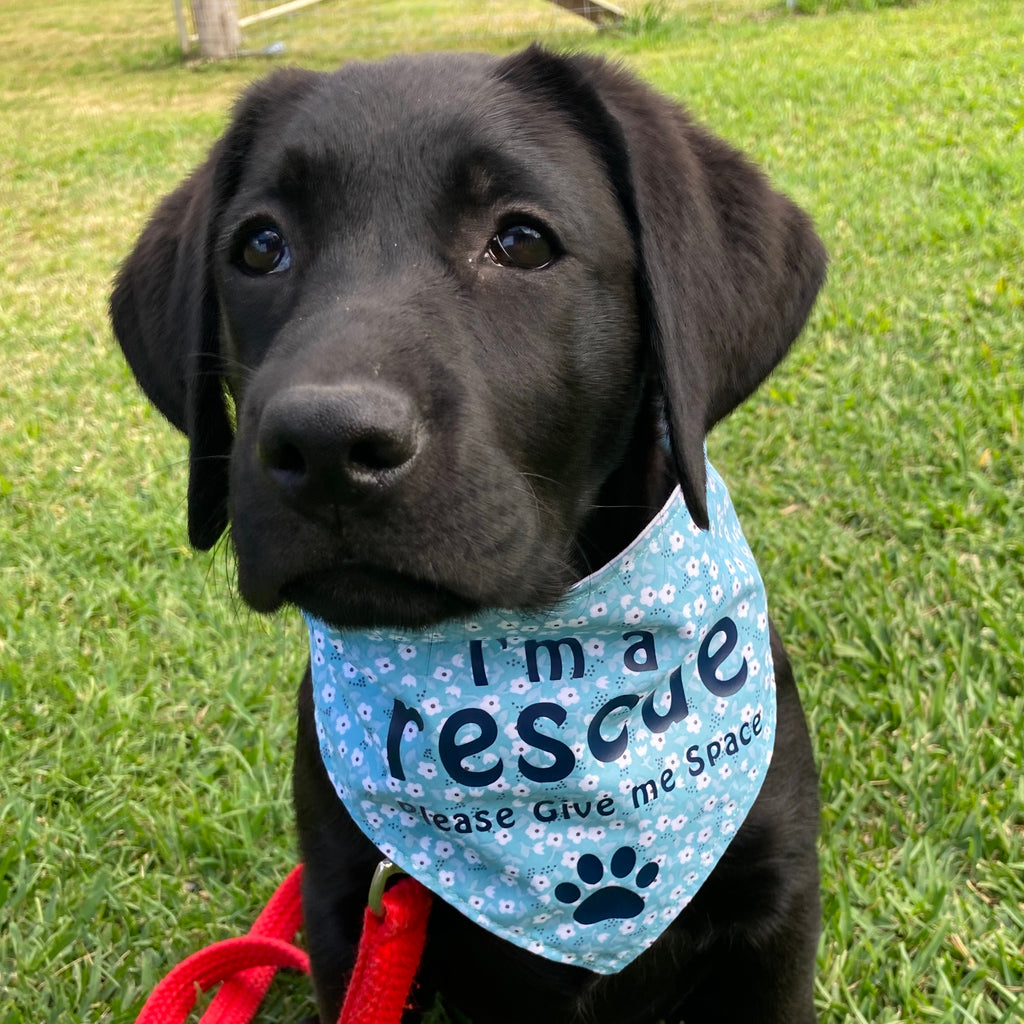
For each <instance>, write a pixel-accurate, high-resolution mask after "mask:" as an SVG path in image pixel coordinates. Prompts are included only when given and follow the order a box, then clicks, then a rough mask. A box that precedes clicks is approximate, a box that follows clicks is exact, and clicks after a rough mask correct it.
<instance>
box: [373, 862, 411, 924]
mask: <svg viewBox="0 0 1024 1024" xmlns="http://www.w3.org/2000/svg"><path fill="white" fill-rule="evenodd" d="M404 874H405V872H404V871H403V870H402V869H401V868H400V867H399V866H398V865H397V864H393V863H392V862H391V861H389V860H382V861H381V862H380V863H379V864H378V865H377V867H376V869H375V870H374V872H373V881H372V882H370V895H369V896H368V897H367V899H366V905H367V906H368V907H369V908H370V912H371V913H372V914H373V916H374V917H383V916H384V903H383V899H384V890H385V888H386V887H387V884H388V880H389V879H390V878H391V877H392V875H404Z"/></svg>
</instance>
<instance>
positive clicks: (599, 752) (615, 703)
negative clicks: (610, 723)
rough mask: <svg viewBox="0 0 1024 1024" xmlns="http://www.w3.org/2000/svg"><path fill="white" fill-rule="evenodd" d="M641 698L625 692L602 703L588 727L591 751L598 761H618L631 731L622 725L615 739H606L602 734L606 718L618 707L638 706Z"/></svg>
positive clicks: (588, 741)
mask: <svg viewBox="0 0 1024 1024" xmlns="http://www.w3.org/2000/svg"><path fill="white" fill-rule="evenodd" d="M639 700H640V698H639V697H638V696H637V695H636V694H635V693H624V694H623V695H622V696H621V697H613V698H612V699H611V700H610V701H608V702H607V703H606V704H603V705H601V707H600V708H599V709H598V711H597V714H596V715H594V717H593V718H592V719H591V722H590V728H589V729H587V743H588V745H589V746H590V752H591V753H592V754H593V755H594V757H596V758H597V759H598V761H604V762H605V763H606V764H607V763H608V762H609V761H617V760H618V759H619V758H620V757H622V754H623V752H624V751H625V749H626V744H627V743H628V742H629V733H628V731H627V729H626V726H625V725H623V726H622V729H621V730H620V731H619V734H618V736H616V737H615V739H613V740H606V739H605V738H604V737H603V736H602V735H601V726H602V725H604V720H605V719H606V718H607V717H608V716H609V715H610V714H611V713H612V712H613V711H615V710H617V709H618V708H633V707H636V705H637V702H638V701H639Z"/></svg>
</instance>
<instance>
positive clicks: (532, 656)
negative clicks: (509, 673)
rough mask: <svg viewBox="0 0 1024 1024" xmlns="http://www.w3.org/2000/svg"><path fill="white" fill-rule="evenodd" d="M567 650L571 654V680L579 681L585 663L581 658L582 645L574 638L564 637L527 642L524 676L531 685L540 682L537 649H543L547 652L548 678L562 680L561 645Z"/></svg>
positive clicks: (525, 645) (552, 680)
mask: <svg viewBox="0 0 1024 1024" xmlns="http://www.w3.org/2000/svg"><path fill="white" fill-rule="evenodd" d="M563 644H564V645H565V646H566V647H568V648H569V650H570V652H571V653H572V676H571V678H572V679H579V678H581V677H582V675H583V670H584V668H585V667H586V661H585V659H584V657H583V645H582V644H581V643H580V642H579V640H577V639H576V637H574V636H565V637H562V639H561V640H527V641H526V643H525V644H524V648H525V652H526V674H527V676H529V679H530V682H531V683H539V682H540V672H539V670H538V668H537V648H538V647H543V648H544V650H546V651H547V652H548V660H549V662H550V669H551V671H550V674H549V676H548V678H549V679H550V680H551V682H555V681H556V680H559V679H561V678H562V645H563Z"/></svg>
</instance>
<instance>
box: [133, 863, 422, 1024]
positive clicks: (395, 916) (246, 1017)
mask: <svg viewBox="0 0 1024 1024" xmlns="http://www.w3.org/2000/svg"><path fill="white" fill-rule="evenodd" d="M378 875H379V876H380V877H381V881H380V882H379V886H382V885H383V876H381V875H380V871H379V870H378ZM301 882H302V865H301V864H300V865H299V866H298V867H297V868H295V869H294V870H293V871H292V873H291V874H290V875H289V876H288V877H287V878H286V879H285V880H284V882H282V883H281V886H280V887H279V888H278V890H277V892H275V893H274V895H273V896H272V897H271V899H270V902H269V903H268V904H267V906H266V908H265V909H264V910H263V912H262V913H261V914H260V916H259V917H258V918H257V919H256V922H255V924H253V926H252V928H251V929H250V931H249V934H248V935H245V936H243V937H241V938H238V939H225V940H224V941H223V942H216V943H214V944H213V945H212V946H207V947H206V949H202V950H200V951H199V952H198V953H193V954H192V956H190V957H188V959H186V960H183V961H182V962H181V963H180V964H178V966H177V967H175V968H174V969H173V970H172V971H171V972H170V973H169V974H168V975H167V977H165V978H164V979H163V981H161V982H160V984H159V985H157V987H156V988H155V989H154V990H153V994H152V995H151V996H150V997H149V999H147V1000H146V1005H145V1006H143V1008H142V1012H141V1013H140V1014H139V1016H138V1017H137V1018H136V1021H135V1024H184V1022H185V1020H186V1018H187V1017H188V1014H189V1012H190V1011H191V1010H192V1008H193V1007H194V1006H195V1004H196V998H197V996H198V993H199V992H200V991H203V992H206V991H209V989H211V988H213V987H214V986H215V985H217V984H220V985H221V987H220V990H219V991H218V993H217V995H216V996H214V998H213V1001H212V1002H211V1003H210V1005H209V1007H207V1010H206V1013H204V1014H203V1016H202V1018H201V1024H249V1021H251V1020H252V1018H253V1015H254V1014H255V1013H256V1010H257V1008H258V1007H259V1004H260V1002H261V1001H262V999H263V996H264V995H265V994H266V991H267V989H268V988H269V987H270V983H271V981H272V980H273V977H274V974H275V973H276V972H277V970H278V968H281V967H289V968H292V969H293V970H297V971H302V972H303V973H304V974H308V973H309V956H308V955H307V954H306V953H305V952H303V951H302V950H301V949H299V947H298V946H296V945H295V944H294V941H293V940H294V938H295V933H296V932H297V931H298V930H299V928H300V927H301V925H302V899H301V892H300V889H301ZM377 887H378V881H377V877H376V876H375V888H377ZM379 900H380V911H381V913H380V914H377V913H375V912H374V910H372V909H371V908H370V907H367V908H366V911H365V914H364V917H363V935H362V938H361V939H360V942H359V952H358V954H357V956H356V965H355V968H354V970H353V972H352V979H351V981H350V982H349V986H348V991H347V992H346V994H345V1004H344V1006H342V1008H341V1015H340V1016H339V1018H338V1024H399V1021H400V1020H401V1018H402V1011H403V1010H404V1009H405V1005H406V1001H407V999H408V996H409V991H410V989H411V988H412V983H413V979H414V978H415V976H416V971H417V969H418V968H419V963H420V958H421V957H422V955H423V945H424V943H425V941H426V936H427V918H428V916H429V914H430V901H431V897H430V893H429V892H428V891H427V890H426V889H425V888H424V887H423V886H422V885H420V884H419V883H418V882H415V881H413V880H412V879H411V878H403V879H402V880H401V881H399V882H397V883H396V884H395V885H394V886H393V887H392V888H391V889H389V890H388V891H387V892H384V893H383V895H380V896H379ZM373 902H376V899H374V900H373ZM375 909H376V908H375Z"/></svg>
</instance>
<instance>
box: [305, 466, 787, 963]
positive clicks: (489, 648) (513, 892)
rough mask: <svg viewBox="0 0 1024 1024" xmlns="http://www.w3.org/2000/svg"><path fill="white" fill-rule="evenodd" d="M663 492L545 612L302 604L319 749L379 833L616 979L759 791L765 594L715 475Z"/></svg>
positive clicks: (527, 933)
mask: <svg viewBox="0 0 1024 1024" xmlns="http://www.w3.org/2000/svg"><path fill="white" fill-rule="evenodd" d="M708 510H709V516H710V528H709V529H708V530H706V531H702V530H701V529H699V528H698V527H697V526H696V524H695V523H694V522H693V520H692V518H691V517H690V514H689V512H688V511H687V508H686V504H685V502H684V501H683V498H682V495H681V493H680V491H679V489H678V488H677V489H676V490H675V491H674V492H673V493H672V495H671V496H670V497H669V499H668V501H667V502H666V504H665V506H664V507H663V508H662V509H661V511H660V512H659V513H658V514H657V515H656V516H655V517H654V519H653V520H652V521H651V523H650V524H649V525H648V526H647V527H646V528H645V530H644V531H643V532H642V533H641V534H640V536H639V537H637V538H636V539H635V540H634V541H633V542H632V543H631V544H630V545H629V547H628V548H627V549H626V550H625V551H623V552H622V553H621V554H620V555H618V556H617V557H616V558H615V559H613V560H612V561H611V562H609V563H608V565H606V566H605V567H604V568H602V569H600V570H599V571H597V572H595V573H594V574H592V575H591V576H588V577H587V578H586V579H583V580H581V581H580V582H579V583H577V584H575V585H574V586H573V587H572V588H571V589H570V590H569V591H568V592H567V593H566V594H565V596H564V598H563V599H562V601H561V603H560V604H559V605H558V606H557V607H555V608H552V609H550V610H549V611H547V612H544V613H531V612H522V611H512V610H500V609H493V610H487V611H483V612H481V613H480V614H479V615H476V616H474V617H473V618H472V619H468V620H458V621H451V622H445V623H442V624H440V625H438V626H434V627H430V628H426V629H421V630H405V629H402V630H394V631H392V630H389V629H382V630H376V631H359V632H355V631H347V630H336V629H334V628H332V627H330V626H328V625H327V624H326V623H324V622H322V621H320V620H318V619H316V618H314V617H312V616H310V615H307V616H306V619H307V624H308V626H309V635H310V645H311V651H312V670H313V691H314V699H315V707H316V725H317V731H318V735H319V740H320V750H321V754H322V756H323V761H324V765H325V766H326V769H327V773H328V775H329V777H330V779H331V782H332V784H333V785H334V787H335V789H336V791H337V793H338V796H339V797H340V798H341V800H342V801H343V802H344V804H345V807H346V808H347V809H348V812H349V813H350V814H351V816H352V817H353V819H354V820H355V822H356V823H357V824H358V826H359V827H360V828H361V829H362V831H363V832H365V833H366V835H367V836H368V837H369V838H370V840H371V841H372V842H373V843H374V844H375V845H376V846H377V847H378V849H379V850H380V851H381V852H382V853H383V854H384V855H385V856H386V857H388V858H390V859H391V860H393V861H394V862H395V863H396V864H398V865H399V866H400V867H401V868H402V869H404V870H405V871H406V872H408V873H409V874H410V875H412V876H413V877H414V878H417V879H418V880H419V881H420V882H422V883H423V884H424V885H425V886H426V887H427V888H428V889H430V890H432V891H433V892H434V893H435V894H436V895H438V896H440V897H441V898H442V899H444V900H446V901H447V902H448V903H450V904H452V905H453V906H454V907H456V908H457V909H458V910H460V911H461V912H462V913H463V914H465V915H466V916H467V917H469V918H470V919H471V920H473V921H476V922H478V923H479V924H481V925H482V926H483V927H484V928H487V929H488V930H490V931H492V932H495V933H497V934H498V935H501V936H503V937H504V938H506V939H508V940H509V941H510V942H513V943H515V944H516V945H517V946H521V947H523V948H524V949H528V950H530V951H531V952H533V953H537V954H539V955H540V956H544V957H547V958H549V959H551V960H556V961H559V962H563V963H571V964H577V965H580V966H583V967H587V968H589V969H590V970H593V971H597V972H599V973H604V974H608V973H614V972H616V971H618V970H621V969H622V968H623V967H624V966H625V965H626V964H628V963H629V962H630V961H631V960H633V959H635V958H636V957H637V956H639V955H640V953H642V952H643V951H644V950H645V949H646V948H647V947H648V946H650V945H651V944H652V943H653V942H654V941H655V940H656V939H657V938H658V936H659V935H660V934H661V933H662V932H663V931H664V930H665V929H666V928H667V927H668V925H669V924H671V922H672V921H673V920H674V918H675V917H676V916H677V915H678V914H679V912H680V911H681V910H682V909H683V908H684V907H685V906H686V905H687V903H689V901H690V900H691V899H692V898H693V896H694V894H695V893H696V892H697V890H698V889H699V888H700V886H701V885H702V884H703V882H704V881H705V880H706V879H707V877H708V876H709V875H710V874H711V872H712V870H713V869H714V867H715V865H716V864H717V863H718V861H719V859H720V858H721V856H722V854H723V853H724V852H725V849H726V847H727V846H728V845H729V842H730V841H731V839H732V838H733V836H734V835H735V834H736V832H737V830H738V829H739V827H740V825H741V824H742V823H743V820H744V818H745V817H746V815H747V813H748V812H749V810H750V808H751V806H752V805H753V803H754V800H755V798H756V797H757V794H758V791H759V790H760V788H761V783H762V782H763V780H764V776H765V773H766V771H767V768H768V765H769V763H770V761H771V755H772V747H773V743H774V738H775V719H776V702H775V674H774V670H773V665H772V656H771V648H770V644H769V632H768V610H767V605H766V599H765V592H764V585H763V584H762V582H761V578H760V575H759V573H758V571H757V567H756V566H755V564H754V558H753V556H752V554H751V552H750V548H749V546H748V545H747V542H746V540H745V538H744V536H743V531H742V529H741V528H740V525H739V521H738V520H737V518H736V514H735V511H734V509H733V506H732V502H731V501H730V499H729V495H728V492H727V491H726V488H725V485H724V483H723V482H722V480H721V478H720V477H719V476H718V474H717V473H715V471H714V470H713V469H712V468H711V466H710V465H709V466H708Z"/></svg>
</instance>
